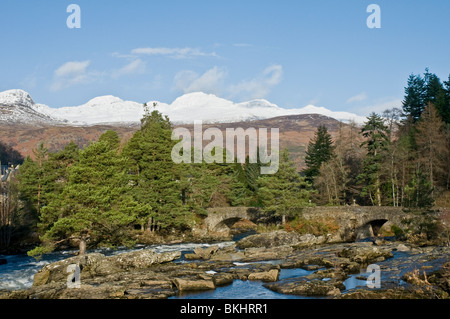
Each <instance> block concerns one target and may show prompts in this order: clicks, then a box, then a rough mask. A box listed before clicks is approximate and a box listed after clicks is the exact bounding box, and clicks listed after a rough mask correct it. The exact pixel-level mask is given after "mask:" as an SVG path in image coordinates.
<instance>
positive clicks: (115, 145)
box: [0, 69, 450, 256]
mask: <svg viewBox="0 0 450 319" xmlns="http://www.w3.org/2000/svg"><path fill="white" fill-rule="evenodd" d="M144 107H145V110H146V111H145V115H144V117H143V118H142V120H141V126H140V129H139V130H137V131H136V132H135V133H134V135H133V136H132V137H131V138H130V139H129V140H126V141H125V140H121V139H120V138H119V136H118V134H117V133H116V132H114V131H107V132H105V133H104V134H103V135H102V136H101V137H100V138H99V139H98V141H95V142H93V143H91V144H89V145H87V146H86V147H84V148H82V149H81V148H79V147H78V146H77V144H75V143H74V142H70V143H69V144H67V145H66V146H65V148H64V149H62V150H61V151H59V152H49V151H48V149H47V148H46V147H45V144H44V143H41V144H40V145H39V146H38V147H37V148H36V149H35V150H34V157H33V159H32V158H31V157H28V158H26V159H24V160H23V159H21V158H20V156H19V155H20V154H19V155H18V154H17V153H16V152H14V150H12V149H8V150H6V148H5V147H3V146H2V147H3V149H5V151H3V149H2V156H5V160H6V161H9V162H12V163H16V164H17V163H19V162H22V160H23V163H22V164H21V165H20V170H19V173H18V174H16V175H15V177H14V178H12V179H11V181H10V182H9V183H1V192H0V196H1V197H0V199H1V203H0V204H1V205H0V217H1V218H0V246H1V247H0V248H2V249H5V248H7V247H8V245H10V244H11V241H12V240H13V239H14V238H16V237H17V236H19V235H20V233H21V232H27V231H28V232H31V231H33V232H36V233H37V234H38V235H39V242H40V245H38V246H37V247H35V248H33V249H32V250H31V251H29V254H30V255H35V256H36V255H41V254H44V253H48V252H51V251H53V250H55V249H58V248H60V247H61V246H62V245H68V244H69V243H73V242H76V243H77V245H78V246H79V249H80V252H84V251H86V249H88V248H91V247H99V246H107V247H117V246H123V245H125V246H132V245H134V244H135V243H136V234H140V233H143V232H145V231H149V232H158V233H160V234H165V233H167V234H168V233H174V232H180V233H182V232H185V231H189V230H190V229H192V228H193V227H195V225H198V224H199V223H200V222H201V219H202V218H203V217H205V216H206V214H207V212H206V209H207V208H209V207H220V206H254V207H259V208H260V210H261V211H262V212H263V213H265V214H268V215H270V216H274V217H276V218H279V219H280V221H281V223H285V222H286V221H287V220H289V219H293V218H296V216H298V215H299V214H301V210H302V208H304V207H307V206H313V205H334V206H336V205H361V206H362V205H378V206H402V207H405V208H423V209H427V208H430V207H432V206H434V205H442V206H448V205H449V200H448V197H446V196H448V195H446V194H448V190H449V187H450V170H449V167H450V156H449V155H450V76H449V79H448V81H443V82H441V80H440V79H439V78H438V77H437V76H436V75H435V74H432V73H430V72H429V70H428V69H426V71H425V73H424V74H423V75H414V74H412V75H410V77H409V79H408V82H407V86H406V87H405V97H404V101H403V107H402V109H397V108H392V109H389V110H386V111H384V112H383V113H382V114H376V113H372V114H370V115H369V116H368V117H367V121H366V122H365V124H364V125H363V126H362V127H357V126H356V125H355V124H350V125H348V126H347V129H346V130H344V129H343V130H341V131H340V133H339V135H338V136H337V137H336V138H334V139H333V138H332V137H331V135H330V134H329V133H328V131H327V128H326V127H325V126H319V127H318V128H317V131H316V132H315V136H314V137H313V138H312V139H311V140H310V142H309V144H308V147H307V151H306V157H305V164H306V168H305V169H304V170H303V171H301V172H298V171H297V168H296V166H295V164H294V162H293V161H292V159H291V158H290V156H289V151H288V150H287V149H285V150H282V151H281V152H280V164H279V170H278V172H277V173H276V174H273V175H261V173H260V171H261V170H260V168H261V165H263V164H261V163H259V162H258V163H249V161H248V160H247V161H246V163H243V164H241V163H237V162H236V163H234V164H233V163H232V164H230V163H225V162H226V161H224V163H205V162H204V163H192V164H185V163H181V164H175V163H174V162H173V161H172V159H171V151H172V148H173V146H174V145H175V144H176V143H178V141H176V140H172V138H171V136H172V124H171V122H170V119H169V118H167V117H164V116H163V115H162V114H161V113H159V112H158V111H156V110H153V111H152V110H151V107H148V106H146V105H144ZM214 151H215V152H222V153H223V156H224V158H225V156H226V154H225V151H224V150H221V149H215V150H214ZM192 153H193V152H192ZM3 154H5V155H3ZM6 154H11V155H6ZM6 156H10V157H8V159H6ZM446 198H447V199H446ZM15 236H16V237H15Z"/></svg>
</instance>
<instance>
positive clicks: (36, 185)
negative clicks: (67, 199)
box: [18, 143, 51, 216]
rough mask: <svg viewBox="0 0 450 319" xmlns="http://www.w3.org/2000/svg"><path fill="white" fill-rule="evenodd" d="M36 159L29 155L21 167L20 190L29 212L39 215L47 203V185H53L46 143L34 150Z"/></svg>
mask: <svg viewBox="0 0 450 319" xmlns="http://www.w3.org/2000/svg"><path fill="white" fill-rule="evenodd" d="M33 155H34V158H35V160H32V159H31V157H29V156H28V157H27V158H26V159H25V161H24V163H23V164H22V165H21V167H20V174H19V176H18V180H19V191H20V194H21V195H20V196H21V199H22V200H23V202H24V204H25V207H26V208H27V210H28V212H30V213H32V214H34V215H35V216H39V214H40V210H41V208H42V206H44V205H45V203H46V196H45V195H46V193H47V187H49V186H51V183H50V180H49V177H48V174H47V172H48V170H47V161H48V149H47V148H46V147H45V146H44V143H40V144H39V146H38V147H37V148H36V149H34V150H33Z"/></svg>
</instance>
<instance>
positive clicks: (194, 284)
mask: <svg viewBox="0 0 450 319" xmlns="http://www.w3.org/2000/svg"><path fill="white" fill-rule="evenodd" d="M173 283H174V284H175V286H176V287H177V289H178V291H180V292H185V291H200V290H212V289H216V286H215V285H214V282H213V281H212V280H208V279H199V280H196V279H182V278H175V279H174V280H173Z"/></svg>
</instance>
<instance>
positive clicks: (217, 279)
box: [213, 273, 238, 287]
mask: <svg viewBox="0 0 450 319" xmlns="http://www.w3.org/2000/svg"><path fill="white" fill-rule="evenodd" d="M237 278H238V276H237V275H236V274H227V273H217V274H214V276H213V282H214V285H215V286H216V287H220V286H225V285H229V284H231V283H233V281H234V280H235V279H237Z"/></svg>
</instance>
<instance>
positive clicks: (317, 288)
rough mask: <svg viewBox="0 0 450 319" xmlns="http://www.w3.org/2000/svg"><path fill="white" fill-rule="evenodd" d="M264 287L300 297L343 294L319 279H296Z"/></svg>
mask: <svg viewBox="0 0 450 319" xmlns="http://www.w3.org/2000/svg"><path fill="white" fill-rule="evenodd" d="M264 287H266V288H268V289H270V290H273V291H276V292H279V293H282V294H289V295H300V296H338V295H340V293H341V292H340V290H339V289H338V288H336V287H335V286H334V285H333V284H331V283H329V282H327V281H323V280H319V279H314V280H308V279H306V278H295V279H290V280H285V281H281V282H277V283H273V284H265V285H264Z"/></svg>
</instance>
